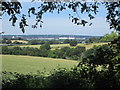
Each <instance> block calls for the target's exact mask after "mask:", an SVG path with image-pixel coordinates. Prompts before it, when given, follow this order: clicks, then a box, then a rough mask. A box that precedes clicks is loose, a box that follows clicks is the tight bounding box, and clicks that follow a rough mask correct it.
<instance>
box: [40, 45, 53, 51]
mask: <svg viewBox="0 0 120 90" xmlns="http://www.w3.org/2000/svg"><path fill="white" fill-rule="evenodd" d="M40 49H41V50H50V49H51V47H50V44H48V43H45V44H43V45H41V46H40Z"/></svg>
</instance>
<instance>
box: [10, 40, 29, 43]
mask: <svg viewBox="0 0 120 90" xmlns="http://www.w3.org/2000/svg"><path fill="white" fill-rule="evenodd" d="M11 41H12V43H14V42H15V41H17V42H21V43H28V41H25V40H11Z"/></svg>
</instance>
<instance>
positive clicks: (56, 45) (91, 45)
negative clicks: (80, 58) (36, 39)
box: [13, 43, 107, 50]
mask: <svg viewBox="0 0 120 90" xmlns="http://www.w3.org/2000/svg"><path fill="white" fill-rule="evenodd" d="M103 44H107V43H92V44H83V43H79V44H77V46H85V47H86V49H90V48H92V47H93V46H94V45H96V46H98V45H103ZM18 46H20V47H33V48H40V46H41V45H18ZM50 46H51V48H52V49H53V50H54V49H60V48H62V47H71V48H75V47H76V46H70V45H69V44H53V45H50ZM13 47H15V46H13Z"/></svg>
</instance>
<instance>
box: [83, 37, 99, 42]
mask: <svg viewBox="0 0 120 90" xmlns="http://www.w3.org/2000/svg"><path fill="white" fill-rule="evenodd" d="M99 42H100V38H98V37H92V38H89V39H88V40H86V41H85V43H99Z"/></svg>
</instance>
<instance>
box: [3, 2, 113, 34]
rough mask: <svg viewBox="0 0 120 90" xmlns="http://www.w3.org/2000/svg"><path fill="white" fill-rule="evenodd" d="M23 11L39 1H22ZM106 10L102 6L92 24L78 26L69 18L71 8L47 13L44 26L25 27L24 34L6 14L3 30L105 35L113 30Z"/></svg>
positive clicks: (13, 32)
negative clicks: (106, 18)
mask: <svg viewBox="0 0 120 90" xmlns="http://www.w3.org/2000/svg"><path fill="white" fill-rule="evenodd" d="M22 5H23V10H22V12H23V13H24V12H27V10H28V7H31V6H32V5H33V6H37V3H33V4H32V5H30V4H29V3H22ZM105 15H106V11H105V9H104V7H103V6H101V7H100V9H99V13H98V15H97V16H96V18H95V19H94V20H92V21H91V22H92V23H93V25H92V26H88V25H87V26H86V27H83V26H77V25H75V24H73V23H72V22H71V20H69V10H66V11H63V12H61V13H60V14H57V13H56V12H55V13H53V14H50V13H47V14H45V15H44V16H43V22H44V23H43V27H42V28H39V27H38V28H37V29H33V28H31V26H29V27H26V28H25V33H24V34H23V33H22V32H21V30H20V29H19V26H18V22H17V23H16V26H15V27H13V26H11V22H9V21H8V20H9V17H8V15H7V14H4V16H3V18H2V31H4V32H5V35H39V34H40V35H42V34H64V35H91V36H103V35H104V34H107V33H110V32H111V31H112V30H110V29H109V24H108V23H107V22H106V21H105ZM82 17H83V18H84V19H86V20H88V18H87V17H86V16H84V15H83V16H82ZM27 21H28V24H29V25H32V24H33V23H34V18H29V19H27Z"/></svg>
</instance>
